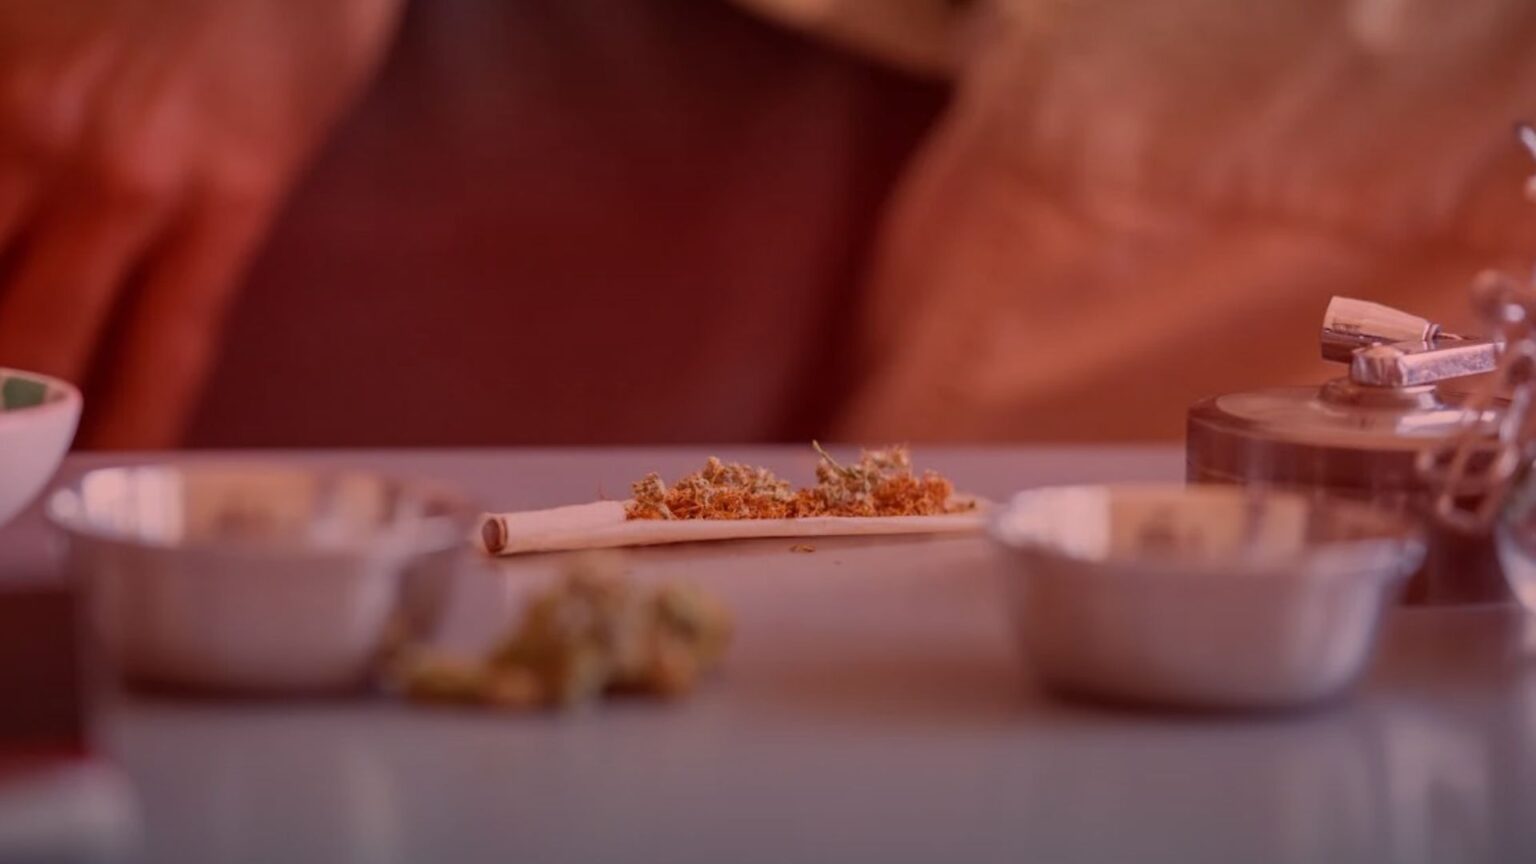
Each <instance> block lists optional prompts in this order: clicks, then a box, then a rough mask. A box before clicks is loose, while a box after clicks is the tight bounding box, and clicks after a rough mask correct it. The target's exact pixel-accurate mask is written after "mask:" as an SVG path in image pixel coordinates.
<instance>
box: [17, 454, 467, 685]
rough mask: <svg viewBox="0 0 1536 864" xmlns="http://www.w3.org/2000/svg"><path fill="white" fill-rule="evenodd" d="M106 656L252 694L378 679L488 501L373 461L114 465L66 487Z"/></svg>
mask: <svg viewBox="0 0 1536 864" xmlns="http://www.w3.org/2000/svg"><path fill="white" fill-rule="evenodd" d="M47 509H48V515H49V517H50V518H51V519H52V520H53V522H54V523H55V524H56V525H58V526H59V527H61V528H62V529H63V530H64V532H65V533H66V534H67V535H68V537H69V549H70V562H71V568H72V570H73V572H74V573H75V574H76V575H77V576H79V577H80V578H81V580H82V584H83V585H84V586H85V588H86V593H87V596H88V598H89V603H90V607H91V611H92V617H93V619H94V622H95V624H96V629H97V631H98V633H99V635H100V637H101V641H102V643H103V647H104V649H105V651H106V656H107V660H108V661H109V662H110V663H111V664H112V665H113V666H114V667H115V668H116V669H117V671H119V672H120V673H121V674H122V675H123V677H124V678H126V679H127V680H129V681H131V682H133V683H137V684H149V685H155V686H169V687H179V688H194V689H204V690H207V689H212V690H219V691H239V692H247V693H288V692H314V691H327V690H337V689H345V688H357V687H360V686H362V685H364V684H365V683H366V682H367V681H368V680H369V677H370V674H371V673H372V672H373V671H374V665H375V663H376V661H377V660H378V658H379V656H380V654H381V652H382V651H383V650H384V649H385V648H386V647H388V645H389V643H390V642H391V640H393V639H396V638H399V637H402V636H410V635H418V634H419V635H425V634H424V633H420V631H424V630H427V629H430V627H431V626H433V625H434V624H435V620H434V619H435V616H436V615H437V611H438V609H439V608H440V607H441V605H442V597H441V594H442V592H443V591H445V590H446V589H445V588H444V585H445V584H446V579H447V577H448V576H449V575H450V573H449V570H450V569H451V567H452V566H453V562H454V561H455V559H456V558H457V553H458V551H459V550H461V549H463V548H465V546H466V542H465V538H466V536H467V534H468V530H469V526H470V523H471V519H472V516H473V514H474V513H475V512H476V511H475V508H473V507H470V506H468V505H467V504H466V503H464V502H462V501H460V500H459V499H458V498H457V497H456V496H454V495H452V494H450V493H447V492H444V491H440V490H434V489H430V488H426V487H423V486H417V485H413V484H409V483H403V482H400V481H397V480H392V479H389V478H386V477H380V476H377V475H373V474H367V473H355V472H327V471H318V470H310V469H307V468H296V467H274V466H271V465H260V464H245V465H241V464H188V465H158V466H150V467H132V468H109V469H103V470H98V471H92V472H90V473H88V474H86V475H85V476H84V477H83V478H81V479H80V481H79V482H78V483H76V484H75V485H73V486H71V487H68V488H65V489H61V490H59V491H57V492H55V493H54V494H53V496H52V497H51V498H50V499H49V502H48V508H47Z"/></svg>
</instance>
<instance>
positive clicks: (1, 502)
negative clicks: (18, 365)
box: [0, 368, 80, 526]
mask: <svg viewBox="0 0 1536 864" xmlns="http://www.w3.org/2000/svg"><path fill="white" fill-rule="evenodd" d="M79 422H80V391H79V390H76V389H75V388H74V387H73V386H72V385H70V384H68V383H66V382H64V381H60V380H59V379H57V378H49V377H48V376H46V375H37V374H35V373H32V372H22V371H20V370H16V369H4V368H0V526H4V525H5V523H7V522H9V521H10V520H11V518H12V517H14V516H15V515H16V514H17V513H20V512H21V510H22V508H24V507H26V506H27V505H28V504H30V503H32V499H33V498H35V497H37V493H38V492H40V491H42V489H43V486H44V485H45V484H46V483H47V482H48V479H49V478H50V477H52V476H53V473H54V472H55V471H57V470H58V468H59V462H60V461H61V460H63V458H64V454H65V452H67V451H68V450H69V444H70V442H71V441H73V440H74V438H75V426H76V425H77V424H78V423H79Z"/></svg>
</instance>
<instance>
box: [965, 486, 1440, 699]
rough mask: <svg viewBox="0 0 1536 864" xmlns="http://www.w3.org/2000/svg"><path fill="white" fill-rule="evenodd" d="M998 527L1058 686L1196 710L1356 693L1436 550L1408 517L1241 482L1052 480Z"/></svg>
mask: <svg viewBox="0 0 1536 864" xmlns="http://www.w3.org/2000/svg"><path fill="white" fill-rule="evenodd" d="M991 534H992V537H993V538H994V539H995V540H996V541H997V543H998V544H1000V545H1001V546H1002V547H1003V548H1004V549H1005V550H1007V553H1008V561H1009V568H1008V575H1007V583H1008V587H1009V591H1010V599H1011V602H1012V604H1013V608H1014V612H1015V616H1014V617H1015V621H1016V624H1017V631H1018V636H1019V639H1020V641H1021V642H1022V645H1023V648H1024V651H1025V654H1026V655H1027V657H1028V659H1029V660H1030V661H1031V665H1032V666H1033V668H1034V670H1035V672H1036V673H1037V674H1038V675H1039V676H1040V678H1041V679H1042V680H1043V682H1044V683H1045V684H1046V685H1048V686H1049V687H1051V688H1053V689H1055V690H1058V691H1063V692H1066V693H1070V694H1077V695H1085V696H1092V697H1100V698H1108V699H1113V700H1118V701H1127V702H1135V703H1147V704H1154V705H1163V706H1170V707H1186V708H1214V709H1233V708H1282V707H1294V706H1300V705H1304V704H1307V703H1312V702H1316V701H1319V700H1323V699H1326V698H1328V697H1331V696H1334V695H1337V694H1339V693H1341V692H1342V691H1344V690H1345V689H1347V688H1348V687H1349V686H1350V685H1351V684H1352V683H1353V682H1354V681H1355V680H1356V679H1357V678H1358V676H1359V674H1360V672H1361V670H1362V669H1363V668H1364V667H1365V664H1366V662H1367V660H1369V658H1370V655H1371V653H1372V649H1373V647H1374V644H1375V637H1376V631H1377V624H1378V621H1379V619H1380V617H1381V614H1382V611H1383V609H1384V608H1385V607H1386V606H1388V605H1389V604H1390V603H1392V602H1393V600H1394V599H1395V596H1396V594H1397V592H1398V590H1399V589H1400V588H1401V585H1402V583H1403V581H1404V578H1405V577H1406V576H1407V575H1408V574H1409V573H1412V572H1413V571H1414V570H1415V569H1416V568H1417V567H1418V566H1419V564H1420V562H1421V561H1422V559H1423V556H1424V544H1423V542H1422V540H1421V539H1420V538H1419V535H1418V534H1417V533H1416V531H1415V529H1414V528H1413V527H1412V526H1411V525H1410V524H1409V523H1407V522H1406V521H1405V520H1403V519H1401V518H1399V517H1396V516H1394V515H1391V514H1387V513H1384V512H1381V511H1378V510H1375V509H1372V508H1370V507H1367V506H1365V505H1361V504H1353V503H1345V502H1339V501H1334V500H1327V499H1318V498H1315V497H1309V496H1303V495H1300V494H1294V493H1280V492H1265V493H1259V492H1257V491H1255V490H1249V489H1243V488H1239V487H1230V486H1189V487H1184V486H1073V487H1057V488H1045V489H1037V490H1033V491H1028V492H1023V493H1020V494H1019V495H1017V496H1016V497H1014V499H1013V500H1012V501H1011V502H1010V503H1009V504H1008V505H1007V506H1005V507H1004V508H1002V510H1001V511H1000V512H999V514H998V515H997V516H996V517H995V518H994V520H993V522H992V525H991Z"/></svg>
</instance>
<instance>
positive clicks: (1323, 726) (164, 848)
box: [0, 448, 1536, 864]
mask: <svg viewBox="0 0 1536 864" xmlns="http://www.w3.org/2000/svg"><path fill="white" fill-rule="evenodd" d="M706 452H717V453H718V455H720V456H722V457H725V458H737V459H741V460H743V461H753V462H760V463H763V464H767V465H770V466H772V467H774V468H776V469H778V470H780V471H782V472H784V473H785V474H788V475H790V476H793V477H796V478H802V479H803V478H805V477H807V476H808V475H809V472H810V468H811V464H812V460H811V458H810V456H809V455H808V454H806V453H801V452H800V451H798V450H793V451H792V450H774V449H768V450H764V449H733V448H716V449H713V450H711V449H709V448H698V449H684V450H650V451H639V450H614V451H588V452H578V451H455V452H452V453H441V452H439V453H434V452H415V453H399V452H379V453H356V452H349V453H345V454H324V453H292V454H286V455H281V456H279V455H278V454H262V455H261V458H297V459H306V460H322V461H325V462H327V463H345V464H350V465H360V466H372V467H379V468H384V469H388V470H391V471H394V472H396V473H404V474H410V475H417V476H423V477H431V478H436V479H440V480H448V481H452V482H454V483H456V484H458V485H460V486H461V487H462V488H464V489H466V490H467V491H469V492H470V493H472V494H474V495H477V496H479V498H480V499H482V500H483V502H484V503H486V504H488V505H491V506H494V507H498V508H506V509H516V508H527V507H538V506H550V505H556V504H565V503H574V502H578V501H583V500H590V499H593V498H595V497H597V495H598V493H599V491H601V492H604V493H606V494H607V495H609V496H618V495H620V494H622V493H623V491H624V489H625V485H626V483H627V482H628V481H629V480H631V479H633V478H635V477H636V476H638V475H639V474H641V473H643V472H644V471H647V470H659V471H661V472H662V473H663V474H664V475H666V476H672V475H675V474H678V473H681V472H682V471H684V470H688V469H691V468H693V467H695V463H697V462H699V461H700V460H701V459H702V457H703V455H705V454H706ZM918 455H919V457H920V461H921V462H923V463H925V464H927V465H931V466H933V467H936V468H939V469H941V470H943V471H945V472H946V473H948V474H949V475H950V476H952V477H953V478H955V479H956V481H957V483H958V485H960V486H961V487H962V488H963V489H966V490H969V491H974V492H978V493H981V494H984V495H988V496H992V497H1001V496H1003V495H1005V494H1006V493H1007V492H1008V491H1009V490H1011V489H1014V488H1017V487H1023V486H1029V485H1038V484H1042V483H1054V482H1069V481H1099V480H1155V479H1167V480H1174V479H1178V478H1179V477H1181V476H1182V464H1181V461H1180V455H1179V452H1178V451H1177V450H1175V449H1167V448H1154V449H1114V450H1101V451H1093V450H1039V449H1037V450H923V451H921V452H920V453H919V454H918ZM187 458H210V457H208V456H198V457H187ZM103 461H104V460H102V459H100V458H75V459H72V460H71V462H70V464H69V465H68V466H67V467H66V470H65V474H64V476H66V477H67V476H69V475H71V474H73V473H75V472H78V471H79V470H82V469H83V468H85V467H89V466H91V465H95V464H100V463H102V462H103ZM116 461H122V460H116ZM789 545H790V543H789V542H786V541H756V542H751V543H743V544H734V545H715V546H703V547H695V548H671V549H654V550H645V551H642V552H639V553H636V554H634V555H633V556H632V557H631V558H630V559H629V563H630V566H631V568H632V570H633V571H634V572H635V574H636V575H637V577H639V578H652V577H655V576H675V577H681V578H686V579H691V580H695V581H697V582H699V583H702V584H704V585H706V586H708V587H710V588H711V589H713V590H715V591H716V592H717V593H719V594H720V595H722V596H723V597H724V598H725V599H726V600H727V601H728V602H729V603H730V604H731V605H732V606H733V607H734V609H735V611H736V613H737V616H738V626H739V633H738V641H737V643H736V645H735V648H734V651H733V653H732V654H731V656H730V658H729V660H728V662H727V665H726V667H725V668H724V670H723V671H722V673H721V674H720V675H719V676H718V677H716V678H714V679H712V680H710V681H709V682H708V683H707V684H706V685H705V686H704V687H703V688H702V690H701V691H700V692H699V693H698V694H697V695H696V697H695V698H693V699H692V700H690V701H688V702H687V703H684V704H681V705H672V706H662V705H653V704H643V703H628V704H618V705H610V706H605V707H602V708H601V709H600V710H597V711H595V712H591V713H588V714H583V715H578V716H550V715H536V716H507V715H493V714H475V713H465V712H452V711H428V710H422V709H410V708H405V707H401V706H398V705H394V704H389V703H385V702H329V703H326V702H311V703H303V704H292V703H255V704H229V703H216V702H202V703H199V702H186V701H181V702H177V701H165V700H151V699H146V698H137V699H131V700H126V701H124V702H122V703H121V704H118V705H116V706H114V707H112V708H110V710H109V711H108V712H107V713H106V716H105V717H104V720H103V722H102V724H101V727H102V734H101V744H102V749H103V751H104V752H105V754H106V756H107V757H108V758H109V759H111V760H113V761H114V762H116V764H118V765H119V766H120V767H121V768H122V769H123V771H124V772H125V773H126V775H127V777H128V778H129V779H130V781H131V782H132V785H133V788H134V790H135V793H136V796H137V806H138V810H139V812H140V813H141V814H142V834H143V837H144V841H143V842H144V852H145V857H146V858H147V859H148V860H153V861H166V862H188V864H193V862H196V864H208V862H247V861H249V862H284V864H301V862H317V864H318V862H323V864H339V862H351V861H357V862H399V861H412V862H415V861H421V862H445V864H446V862H452V864H470V862H480V861H485V862H498V864H509V862H519V864H521V862H567V861H569V862H577V861H580V862H607V861H636V862H700V864H753V862H764V864H789V862H817V864H822V862H884V864H897V862H925V864H926V862H973V861H974V862H991V861H997V862H1014V864H1016V862H1078V861H1081V862H1119V861H1135V862H1178V864H1187V862H1199V861H1215V862H1309V864H1311V862H1327V861H1340V862H1370V861H1391V862H1436V864H1443V862H1461V861H1490V862H1491V861H1500V862H1517V861H1536V644H1532V643H1533V641H1536V640H1533V639H1532V638H1531V637H1530V636H1529V635H1528V627H1527V624H1526V621H1525V618H1524V616H1523V615H1521V614H1520V613H1519V612H1518V611H1516V610H1515V609H1513V608H1507V607H1505V608H1461V609H1403V610H1399V611H1397V612H1395V613H1394V614H1393V616H1392V617H1391V619H1390V620H1389V622H1388V626H1387V629H1386V634H1385V637H1384V642H1383V645H1382V650H1381V652H1380V654H1379V656H1378V658H1377V662H1376V663H1375V665H1374V667H1373V669H1372V671H1371V673H1370V675H1369V676H1368V678H1367V680H1366V681H1365V682H1364V684H1363V685H1362V688H1361V689H1360V691H1359V692H1358V693H1356V694H1355V695H1354V696H1353V697H1352V698H1350V699H1349V700H1347V701H1345V702H1343V703H1341V704H1337V705H1334V706H1331V707H1328V708H1326V709H1323V710H1317V711H1312V712H1307V713H1303V714H1292V715H1284V716H1268V717H1257V718H1255V717H1224V718H1212V717H1199V716H1170V715H1158V714H1130V713H1117V712H1114V711H1110V710H1107V709H1100V708H1094V707H1090V706H1083V705H1073V704H1066V703H1061V702H1058V701H1055V700H1054V699H1052V698H1050V697H1049V696H1046V695H1044V694H1042V693H1040V692H1039V691H1037V690H1036V689H1035V688H1034V687H1033V686H1032V684H1031V683H1030V681H1029V678H1028V675H1027V672H1026V671H1025V670H1024V668H1023V667H1022V665H1021V664H1020V663H1019V662H1018V661H1017V659H1016V657H1015V655H1014V653H1013V651H1012V644H1011V641H1010V634H1009V630H1008V626H1007V620H1006V617H1005V615H1004V613H1003V609H1002V607H1001V605H1000V600H999V592H998V590H997V585H996V579H997V574H996V572H995V571H994V570H993V569H992V568H991V566H990V564H991V559H990V557H989V554H988V550H987V548H986V546H985V544H984V542H983V541H981V540H979V539H947V540H913V539H907V540H894V541H893V540H860V541H849V540H845V541H828V540H820V541H817V542H816V547H817V549H816V551H815V552H814V553H810V554H795V553H790V552H789V551H788V546H789ZM51 556H52V552H51V550H50V549H49V548H48V543H47V535H46V532H44V531H43V530H42V526H41V523H40V521H39V520H38V519H37V518H36V517H35V514H34V515H33V516H32V517H29V518H24V519H23V520H22V521H21V522H20V523H18V524H15V525H13V526H11V527H10V528H7V529H4V530H3V531H0V574H6V578H26V576H25V574H28V573H30V574H33V575H36V574H39V573H45V572H46V570H47V568H48V567H49V562H50V561H51V560H52V557H51ZM551 567H552V565H551V562H550V561H549V560H548V559H543V558H527V559H521V560H519V561H517V562H515V563H511V564H502V565H498V566H497V567H495V568H491V569H486V570H480V571H475V572H468V573H466V574H464V575H463V577H462V578H461V579H460V580H459V583H458V586H457V587H458V588H459V591H458V593H457V595H456V598H455V601H454V604H453V608H452V609H451V610H450V616H449V625H450V636H451V637H452V638H454V639H458V640H463V641H471V640H474V639H476V638H479V637H480V636H482V635H483V634H485V633H487V632H489V631H490V630H491V629H492V628H493V627H495V626H497V625H500V624H502V623H504V622H505V620H506V618H507V616H508V615H509V614H510V612H511V610H512V609H513V608H515V605H516V600H517V597H518V595H519V592H520V591H521V590H523V589H524V588H526V587H527V586H529V585H532V584H537V583H538V582H539V581H540V580H541V579H542V578H544V576H546V575H547V574H548V573H549V572H550V570H551Z"/></svg>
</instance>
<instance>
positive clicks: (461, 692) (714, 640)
mask: <svg viewBox="0 0 1536 864" xmlns="http://www.w3.org/2000/svg"><path fill="white" fill-rule="evenodd" d="M730 637H731V618H730V615H729V614H728V613H727V612H726V610H725V609H724V607H722V606H721V605H720V604H719V603H718V602H717V601H715V600H714V598H712V597H710V596H709V595H707V594H705V593H703V592H701V591H700V590H698V589H697V588H694V587H691V586H688V585H682V584H666V585H661V586H659V587H656V588H654V589H642V588H640V587H639V586H636V585H634V584H633V583H631V582H629V581H627V580H625V579H622V578H620V577H619V576H618V575H617V574H616V572H614V570H613V566H612V564H611V563H610V560H609V559H603V558H598V557H595V556H586V557H580V558H578V559H576V560H575V561H573V563H572V566H571V568H570V570H569V571H568V572H567V573H566V575H565V577H564V579H563V580H562V581H561V582H560V583H559V584H558V585H557V586H556V587H554V588H552V589H551V590H549V591H547V592H545V593H543V594H541V595H539V596H537V597H535V598H533V599H532V601H531V602H530V603H529V605H528V607H527V608H526V609H525V610H524V613H523V617H522V620H521V622H520V623H519V624H518V626H517V627H516V628H515V629H514V630H513V631H512V632H511V633H509V634H508V635H507V637H506V639H504V640H503V641H502V642H501V644H500V645H498V646H497V647H496V648H495V650H494V651H492V652H491V654H490V655H489V656H488V657H486V658H484V659H480V660H466V659H462V658H455V657H448V656H444V655H440V654H434V653H431V652H427V651H417V652H415V653H413V654H412V655H410V656H409V657H408V659H407V661H406V662H405V663H404V664H403V666H402V668H401V675H400V677H401V679H402V681H403V684H404V689H405V694H406V696H407V697H409V698H411V699H414V700H417V701H423V702H447V703H457V704H465V705H484V706H492V707H500V708H525V709H531V708H544V707H571V706H577V705H583V704H586V703H590V702H592V701H594V700H596V699H598V698H599V697H601V696H602V695H604V694H607V693H641V694H650V695H655V696H662V697H677V696H682V695H684V694H686V693H688V692H689V691H690V690H692V689H693V687H694V685H695V683H696V682H697V681H698V679H699V677H700V676H701V675H703V674H704V673H705V672H707V671H709V670H710V669H711V668H713V667H714V666H715V665H717V664H718V663H719V662H720V659H721V658H722V657H723V656H724V654H725V651H726V648H727V646H728V644H729V642H730Z"/></svg>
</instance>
